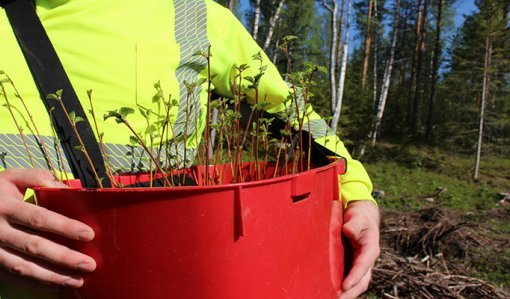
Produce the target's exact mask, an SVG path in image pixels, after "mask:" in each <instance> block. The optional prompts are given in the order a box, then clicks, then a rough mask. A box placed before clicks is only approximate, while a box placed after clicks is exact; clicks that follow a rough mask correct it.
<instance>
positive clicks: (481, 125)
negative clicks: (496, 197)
mask: <svg viewBox="0 0 510 299" xmlns="http://www.w3.org/2000/svg"><path fill="white" fill-rule="evenodd" d="M491 57H492V43H491V37H490V34H487V37H486V38H485V59H484V66H483V83H482V100H481V101H480V121H479V125H478V140H477V142H476V156H475V169H474V172H473V179H474V180H477V179H478V175H479V172H480V157H481V153H482V142H483V129H484V121H485V107H486V103H487V97H488V94H489V72H488V70H489V68H490V65H491V60H492V58H491Z"/></svg>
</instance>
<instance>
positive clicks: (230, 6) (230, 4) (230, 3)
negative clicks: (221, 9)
mask: <svg viewBox="0 0 510 299" xmlns="http://www.w3.org/2000/svg"><path fill="white" fill-rule="evenodd" d="M234 4H235V0H228V4H227V7H228V9H230V10H231V11H234Z"/></svg>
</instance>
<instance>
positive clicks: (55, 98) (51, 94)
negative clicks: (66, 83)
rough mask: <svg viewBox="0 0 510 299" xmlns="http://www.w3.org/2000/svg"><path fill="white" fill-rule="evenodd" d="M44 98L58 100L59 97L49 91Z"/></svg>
mask: <svg viewBox="0 0 510 299" xmlns="http://www.w3.org/2000/svg"><path fill="white" fill-rule="evenodd" d="M46 99H47V100H57V101H58V100H59V97H58V96H57V95H56V94H54V93H50V94H49V95H47V96H46Z"/></svg>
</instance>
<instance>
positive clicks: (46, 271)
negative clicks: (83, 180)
mask: <svg viewBox="0 0 510 299" xmlns="http://www.w3.org/2000/svg"><path fill="white" fill-rule="evenodd" d="M34 186H41V187H54V188H67V186H66V185H64V184H62V183H60V182H57V181H55V180H54V178H53V176H52V174H51V173H50V172H49V171H44V170H37V169H30V170H16V169H14V170H6V171H3V172H1V173H0V267H2V268H5V269H7V270H8V271H10V272H12V273H15V274H19V275H22V276H27V277H30V278H34V279H36V280H40V281H43V282H47V283H53V284H59V285H66V286H70V287H80V286H81V285H82V284H83V279H82V278H81V277H80V276H79V275H74V274H70V273H80V272H81V273H83V272H91V271H94V270H95V268H96V262H95V261H94V260H93V259H92V258H91V257H89V256H87V255H84V254H82V253H79V252H77V251H73V250H71V249H69V248H67V247H65V246H63V245H61V244H58V243H55V242H53V241H51V240H49V239H47V238H45V237H44V235H45V234H44V233H52V234H57V235H60V236H63V237H66V238H68V239H73V240H80V241H90V240H92V239H93V238H94V231H93V230H92V228H90V227H89V226H87V225H85V224H83V223H81V222H79V221H76V220H73V219H70V218H68V217H65V216H63V215H60V214H58V213H55V212H52V211H49V210H47V209H45V208H42V207H39V206H36V205H33V204H30V203H27V202H24V201H23V200H22V198H23V194H24V192H25V189H26V188H28V187H34ZM43 232H44V233H43Z"/></svg>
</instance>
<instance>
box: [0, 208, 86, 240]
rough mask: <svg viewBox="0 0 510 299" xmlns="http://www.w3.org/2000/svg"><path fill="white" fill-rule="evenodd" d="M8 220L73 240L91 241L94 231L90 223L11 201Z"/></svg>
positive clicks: (7, 212) (7, 213)
mask: <svg viewBox="0 0 510 299" xmlns="http://www.w3.org/2000/svg"><path fill="white" fill-rule="evenodd" d="M8 206H9V208H7V211H5V212H6V213H5V214H6V216H7V220H8V221H9V222H11V223H16V224H19V225H21V226H24V227H28V228H31V229H34V230H37V231H45V232H50V233H54V234H58V235H61V236H64V237H66V238H69V239H73V240H80V241H91V240H92V239H94V231H93V230H92V228H90V227H89V226H88V225H85V224H83V223H81V222H79V221H76V220H73V219H70V218H68V217H66V216H63V215H60V214H58V213H55V212H52V211H50V210H48V209H45V208H43V207H40V206H36V205H33V204H29V203H25V202H19V201H11V202H10V203H9V204H8Z"/></svg>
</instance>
